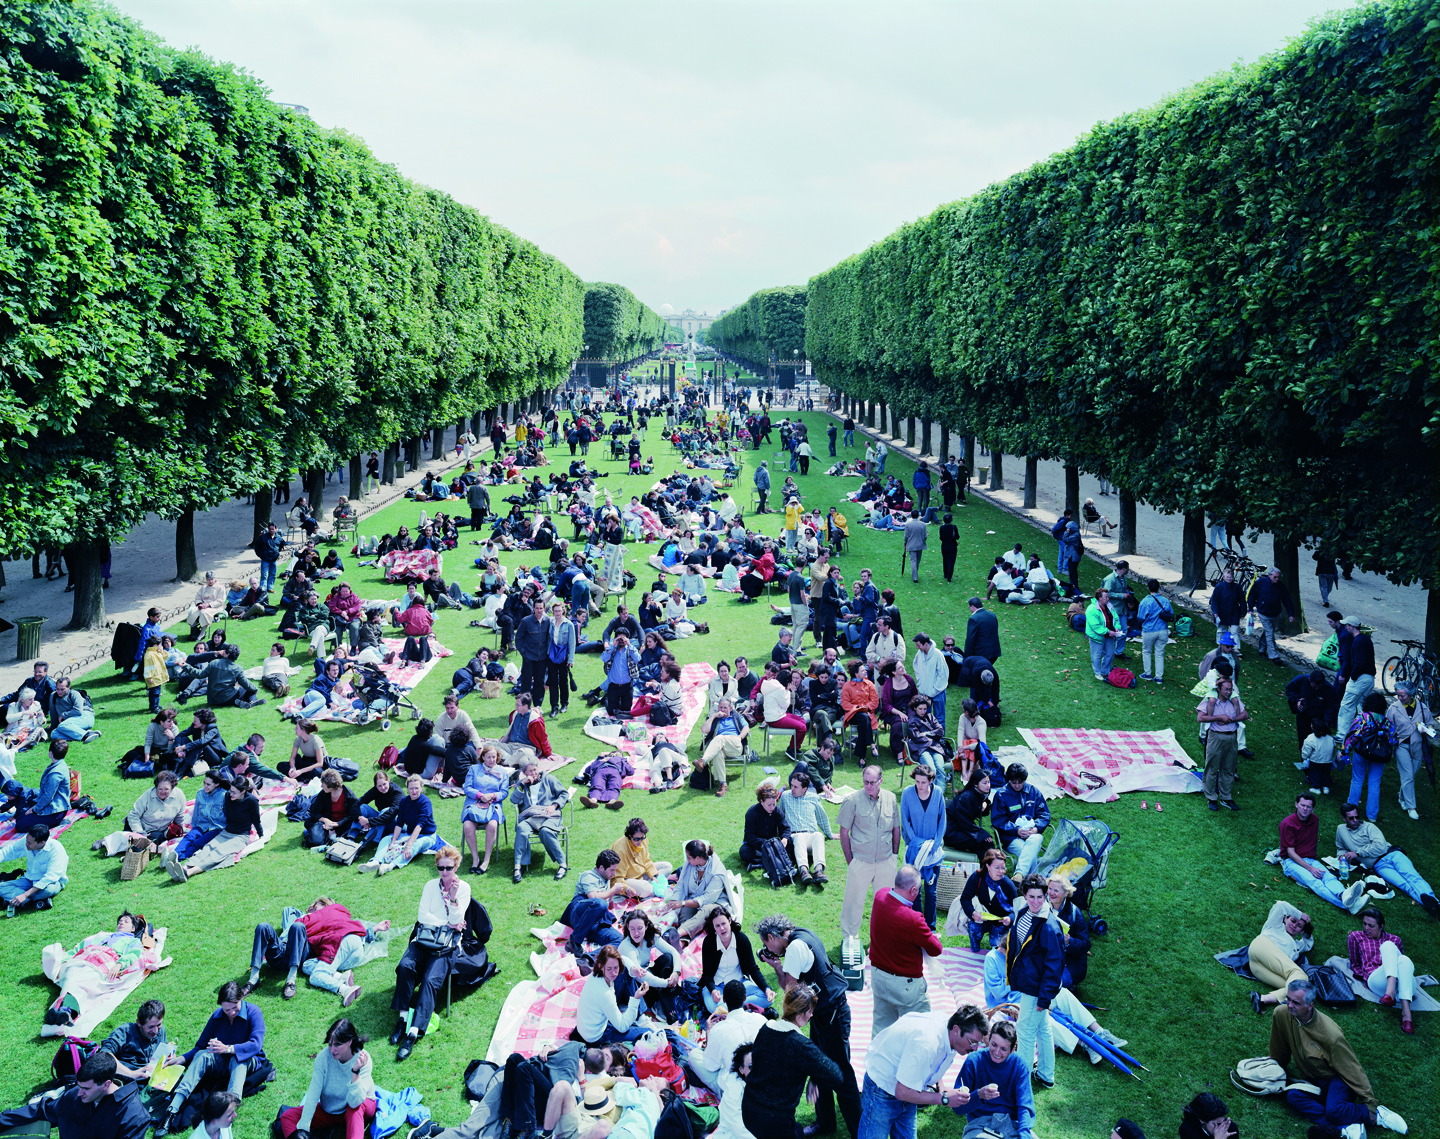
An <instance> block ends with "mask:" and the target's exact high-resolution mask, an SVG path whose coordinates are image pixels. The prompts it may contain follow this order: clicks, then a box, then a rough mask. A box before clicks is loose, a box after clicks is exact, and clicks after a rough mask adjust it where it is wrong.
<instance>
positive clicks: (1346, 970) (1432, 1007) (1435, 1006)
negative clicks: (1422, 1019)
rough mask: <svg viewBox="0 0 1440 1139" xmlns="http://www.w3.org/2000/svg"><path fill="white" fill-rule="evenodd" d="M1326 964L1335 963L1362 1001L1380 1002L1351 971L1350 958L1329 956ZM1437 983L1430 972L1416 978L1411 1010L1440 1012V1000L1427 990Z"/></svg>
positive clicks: (1367, 986)
mask: <svg viewBox="0 0 1440 1139" xmlns="http://www.w3.org/2000/svg"><path fill="white" fill-rule="evenodd" d="M1325 964H1326V965H1333V966H1334V967H1335V968H1336V969H1339V970H1340V973H1341V975H1342V976H1343V977H1344V978H1345V979H1346V980H1347V981H1349V982H1350V987H1351V988H1352V989H1354V990H1355V995H1356V996H1357V997H1359V998H1360V999H1361V1000H1362V1001H1369V1002H1370V1003H1371V1004H1374V1005H1378V1004H1379V1003H1380V998H1379V997H1377V996H1376V995H1375V994H1374V993H1372V992H1371V991H1370V986H1369V985H1366V984H1362V983H1361V982H1359V981H1357V980H1356V979H1355V977H1354V975H1353V974H1352V973H1351V972H1350V961H1349V959H1348V958H1345V957H1327V958H1326V959H1325ZM1436 984H1440V981H1436V979H1435V978H1434V977H1432V976H1430V975H1429V974H1428V973H1427V974H1426V975H1425V976H1423V977H1416V978H1415V999H1414V1000H1412V1001H1411V1002H1410V1011H1411V1012H1440V1001H1437V1000H1436V999H1435V998H1434V997H1432V996H1431V995H1430V994H1429V993H1427V992H1426V991H1425V987H1426V986H1427V985H1436Z"/></svg>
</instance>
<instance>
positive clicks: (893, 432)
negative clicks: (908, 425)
mask: <svg viewBox="0 0 1440 1139" xmlns="http://www.w3.org/2000/svg"><path fill="white" fill-rule="evenodd" d="M904 437H905V426H904V424H903V423H901V417H900V416H898V415H896V414H895V405H894V404H893V403H892V404H891V405H890V438H892V439H894V440H895V442H897V443H899V442H900V441H901V440H902V439H903V438H904Z"/></svg>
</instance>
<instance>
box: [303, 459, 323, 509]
mask: <svg viewBox="0 0 1440 1139" xmlns="http://www.w3.org/2000/svg"><path fill="white" fill-rule="evenodd" d="M305 497H306V498H307V499H309V501H310V513H311V514H313V515H315V517H316V518H319V517H320V510H321V508H322V507H323V506H324V502H325V472H324V471H321V470H313V471H306V472H305Z"/></svg>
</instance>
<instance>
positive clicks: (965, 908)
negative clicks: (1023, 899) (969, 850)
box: [960, 848, 1019, 953]
mask: <svg viewBox="0 0 1440 1139" xmlns="http://www.w3.org/2000/svg"><path fill="white" fill-rule="evenodd" d="M1018 893H1019V891H1018V889H1017V888H1016V884H1015V882H1014V881H1012V880H1011V879H1010V878H1007V877H1006V876H1005V852H1004V851H1003V850H998V849H993V848H992V849H990V850H987V851H985V852H984V853H983V854H982V855H981V856H980V869H979V870H977V871H976V872H975V873H974V874H971V875H970V877H969V878H968V879H966V882H965V888H964V889H963V890H962V891H961V893H960V910H961V912H962V913H964V914H965V916H966V930H967V931H968V932H969V934H970V952H972V953H979V952H980V946H981V940H982V939H983V938H984V937H985V936H986V935H987V934H988V935H989V938H990V946H991V948H992V949H993V948H994V947H995V946H997V945H1000V944H1002V943H1003V942H1004V940H1005V935H1006V933H1007V932H1008V931H1009V929H1010V922H1011V919H1012V911H1013V909H1014V906H1015V898H1016V896H1017V894H1018Z"/></svg>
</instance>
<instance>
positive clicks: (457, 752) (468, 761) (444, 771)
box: [431, 727, 479, 799]
mask: <svg viewBox="0 0 1440 1139" xmlns="http://www.w3.org/2000/svg"><path fill="white" fill-rule="evenodd" d="M478 756H479V748H477V747H476V746H475V741H474V740H472V739H471V738H470V736H469V735H468V734H467V733H466V731H465V729H464V728H461V727H455V728H451V729H450V733H449V735H448V736H447V737H446V739H445V764H444V766H443V767H442V768H441V771H440V777H439V778H438V779H436V780H435V781H433V782H432V783H431V786H433V787H437V788H438V789H439V792H440V796H441V798H444V799H451V798H456V797H458V796H459V794H460V792H459V791H457V790H456V788H458V787H463V786H464V785H465V780H466V779H467V778H468V777H469V775H470V771H471V769H472V768H473V767H474V766H475V760H476V758H477V757H478Z"/></svg>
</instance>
